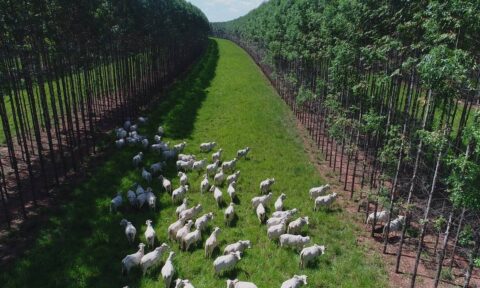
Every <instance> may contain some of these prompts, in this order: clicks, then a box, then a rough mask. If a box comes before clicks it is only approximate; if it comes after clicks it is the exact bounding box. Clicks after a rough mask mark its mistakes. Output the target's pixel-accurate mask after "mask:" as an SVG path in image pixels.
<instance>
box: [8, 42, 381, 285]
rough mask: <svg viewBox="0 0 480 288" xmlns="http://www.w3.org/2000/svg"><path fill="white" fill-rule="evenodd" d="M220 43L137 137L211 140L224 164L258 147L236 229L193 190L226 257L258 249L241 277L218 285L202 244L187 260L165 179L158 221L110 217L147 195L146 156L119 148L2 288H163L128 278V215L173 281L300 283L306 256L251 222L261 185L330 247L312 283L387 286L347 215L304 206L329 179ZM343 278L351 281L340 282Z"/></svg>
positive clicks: (290, 119) (243, 59)
mask: <svg viewBox="0 0 480 288" xmlns="http://www.w3.org/2000/svg"><path fill="white" fill-rule="evenodd" d="M215 42H217V43H218V54H217V53H216V52H215V50H216V49H215V47H214V45H212V47H211V49H210V50H209V53H208V54H207V55H206V56H205V57H204V58H203V59H202V60H201V62H200V63H198V64H197V65H195V66H194V67H193V68H192V71H191V72H190V73H189V74H188V75H187V78H186V79H184V80H179V81H177V82H176V84H175V85H174V86H173V87H172V88H171V90H170V91H169V93H166V94H165V96H164V98H163V99H162V101H161V102H160V103H159V105H156V106H154V107H151V111H150V115H149V116H150V117H149V124H148V125H147V126H144V127H141V131H140V133H141V134H143V135H148V136H149V137H152V136H153V135H154V134H155V132H156V128H157V126H158V124H159V123H161V124H163V125H164V126H165V127H166V129H167V131H168V133H166V135H165V136H166V138H165V139H166V141H170V143H178V142H181V141H183V140H185V141H187V143H188V144H187V146H186V148H185V149H186V151H185V152H186V153H189V154H190V153H193V154H196V155H199V151H198V145H199V144H200V143H201V142H204V141H206V140H207V139H208V140H215V141H217V142H218V143H219V145H221V147H222V148H223V149H224V159H232V158H233V157H234V156H235V153H236V151H237V149H239V148H240V147H245V146H250V147H251V148H252V151H251V152H250V159H248V160H240V161H239V162H238V164H237V166H238V167H239V169H240V170H241V171H242V174H241V178H240V180H239V182H238V186H237V191H238V194H237V195H238V200H239V202H238V203H237V204H238V205H236V206H235V210H236V213H237V215H238V221H237V223H236V224H235V225H234V226H233V227H226V226H225V224H224V220H223V216H222V215H223V210H222V209H219V208H218V207H217V205H216V203H215V200H214V199H213V197H212V196H211V194H208V193H207V194H203V195H202V194H200V193H199V191H198V187H199V186H197V185H199V183H200V181H201V179H202V177H203V176H202V175H197V173H190V174H189V181H190V183H191V191H189V193H188V194H189V195H188V197H189V199H190V203H191V205H193V204H196V203H201V204H202V206H203V210H204V212H205V213H207V212H210V211H212V212H213V213H214V214H215V216H214V219H213V223H212V224H211V225H210V226H211V227H215V226H219V227H221V229H222V232H221V234H220V236H219V241H220V248H221V250H220V251H223V248H224V247H225V245H226V244H227V243H233V242H235V241H238V240H239V239H250V240H251V241H252V248H251V249H248V250H247V251H245V253H244V255H243V256H242V260H241V261H240V262H239V264H238V265H237V269H235V270H233V272H230V273H225V274H224V275H221V276H215V275H214V272H213V267H212V262H213V259H206V258H205V256H204V251H203V249H202V246H201V245H198V246H197V247H195V248H194V249H192V250H191V251H190V252H181V251H179V249H178V247H177V245H176V244H175V243H173V242H170V241H168V240H167V235H166V231H167V227H168V225H169V224H170V223H172V222H173V221H175V220H176V216H175V209H176V205H173V204H172V203H171V198H170V195H169V194H168V193H165V192H160V191H161V189H160V183H159V182H158V181H153V182H152V183H151V185H152V188H153V191H154V192H155V193H156V195H157V196H158V204H159V209H158V211H157V212H153V211H148V209H145V210H141V211H138V210H136V209H128V208H127V207H122V208H121V209H120V212H118V213H109V212H108V205H109V201H110V199H111V197H112V195H114V194H115V192H116V191H117V190H118V191H126V190H127V189H128V188H129V186H130V185H131V184H132V183H134V182H140V183H141V184H142V185H144V186H146V183H143V182H141V181H142V179H141V176H140V171H139V170H136V169H133V168H131V167H132V166H131V165H132V164H131V157H132V155H134V154H135V153H138V148H137V147H126V149H122V150H120V151H119V150H117V149H114V151H112V155H111V157H109V158H108V159H107V161H106V162H105V163H104V164H101V165H99V166H98V167H96V168H95V169H94V170H93V171H89V172H90V173H89V175H90V176H89V178H88V179H86V181H84V182H83V183H81V184H80V185H78V186H77V187H75V188H74V189H73V191H72V194H69V197H68V199H67V201H66V202H62V204H63V205H62V206H61V207H59V209H58V210H59V211H51V213H49V215H48V216H49V217H48V218H47V219H49V220H48V221H47V223H46V224H43V225H38V226H37V227H38V228H39V229H40V232H39V233H38V237H37V238H36V240H35V243H34V244H33V245H32V247H31V248H30V249H28V251H27V253H26V255H25V256H23V257H20V258H19V259H18V261H16V262H15V263H14V264H12V265H10V266H9V267H7V268H6V269H5V270H2V271H1V272H0V282H1V283H2V287H5V288H9V287H29V286H34V287H123V286H125V285H128V286H129V287H164V284H163V282H162V280H161V277H160V279H159V271H160V267H159V268H157V269H154V270H153V271H151V273H149V274H147V275H146V276H141V271H139V269H134V270H132V273H131V274H130V275H129V276H128V277H125V276H122V275H121V273H120V261H121V259H122V258H123V257H125V255H127V254H130V253H133V252H134V251H136V248H135V247H133V246H132V245H129V244H127V241H126V239H125V236H124V234H123V231H122V229H121V227H120V226H119V225H118V223H119V221H120V220H121V219H122V218H123V217H125V218H127V219H128V220H130V221H132V223H133V224H134V225H135V226H136V227H137V229H138V233H137V235H138V236H137V237H138V238H137V240H136V243H138V242H139V241H144V237H143V232H144V229H145V224H144V223H145V220H146V219H148V218H150V219H152V220H153V225H154V229H155V231H156V232H157V237H158V239H157V240H158V241H157V242H156V243H161V242H168V244H169V245H170V247H171V249H172V250H174V251H175V252H176V254H177V255H176V257H175V258H174V264H175V268H176V272H177V276H178V277H181V278H188V279H190V280H191V281H192V283H193V284H194V285H195V287H209V288H210V287H225V280H226V279H233V278H237V277H238V278H239V279H245V280H246V281H252V282H254V283H256V284H257V285H258V286H259V287H279V286H280V283H281V282H282V281H284V280H286V279H287V278H289V277H291V275H293V274H298V271H299V269H298V252H296V251H294V250H291V249H280V248H279V247H278V245H277V244H276V243H274V242H272V241H270V240H269V239H268V237H267V235H266V232H265V231H266V230H265V227H264V226H261V225H259V223H258V220H257V218H256V215H255V213H252V209H251V206H250V205H249V203H250V199H251V198H252V197H254V196H258V183H259V181H261V180H262V179H264V178H266V177H275V178H276V179H279V180H278V183H276V184H275V185H278V186H275V187H276V188H275V189H274V195H276V193H280V191H282V192H285V193H287V195H289V196H288V197H289V198H288V199H289V200H288V202H286V204H287V205H288V209H291V208H293V207H297V208H298V209H299V210H300V212H301V213H302V215H303V214H305V215H308V216H310V225H309V230H308V235H310V236H311V237H312V242H314V243H320V244H325V245H326V246H327V247H328V248H327V249H328V251H329V252H327V253H326V254H325V255H323V256H322V257H320V259H319V261H318V264H315V265H312V266H310V267H308V268H306V269H304V270H303V271H302V274H306V275H308V277H309V281H311V282H312V283H316V285H320V286H328V285H331V283H335V285H338V286H342V287H359V286H360V287H372V286H375V285H379V286H382V287H383V286H386V285H387V284H388V283H387V281H386V276H385V275H386V273H385V269H384V267H383V266H382V264H381V263H382V262H381V260H378V262H377V260H374V258H373V257H371V256H370V255H367V256H366V255H365V253H364V251H363V248H361V247H359V246H357V245H356V244H355V241H356V236H355V235H356V232H355V231H356V230H355V226H354V224H353V223H352V220H351V215H350V214H349V213H347V212H346V211H343V210H342V209H334V211H320V212H317V213H313V211H312V206H311V205H310V204H311V203H310V202H309V201H306V199H307V198H308V195H307V194H308V193H306V191H308V189H309V188H310V187H312V186H314V185H320V184H322V183H323V179H321V178H320V177H319V175H318V172H317V171H316V168H315V167H314V165H312V164H311V163H310V161H309V158H308V155H307V154H306V153H305V152H304V149H303V141H302V139H301V138H300V136H299V135H298V132H297V130H296V125H295V117H294V115H293V114H292V113H291V111H290V110H289V108H288V107H287V106H286V105H285V103H283V102H282V101H281V99H280V98H279V97H278V95H277V94H276V93H275V91H274V90H273V89H272V87H271V85H270V83H268V81H266V80H265V78H264V77H263V76H262V74H261V71H260V70H259V69H258V67H257V66H256V65H255V63H254V62H253V61H252V60H251V59H249V58H248V55H247V54H246V53H245V52H244V51H243V50H241V49H240V48H239V47H237V46H235V45H234V44H232V43H231V42H229V41H225V40H215ZM265 107H268V109H265ZM266 135H268V137H265V136H266ZM109 143H112V142H111V141H110V142H109ZM207 156H208V155H207V154H204V156H202V158H203V157H207ZM145 161H146V163H145V164H147V166H149V164H151V163H153V162H156V161H158V155H156V154H154V153H152V152H151V151H148V152H146V153H145ZM174 166H175V165H174V163H170V164H169V165H168V169H167V171H166V172H165V173H166V176H167V178H169V179H172V181H173V185H174V186H175V187H176V186H177V185H178V177H175V175H176V169H175V167H174ZM281 179H290V180H289V181H284V180H281ZM223 189H225V188H222V190H223ZM278 195H279V194H278ZM290 195H291V197H290ZM227 199H228V198H227ZM227 199H226V200H227ZM270 208H271V207H270ZM300 212H299V213H300ZM338 227H341V229H338ZM208 236H209V233H208V232H207V233H205V234H204V235H202V243H204V242H205V240H206V238H207V237H208ZM220 251H219V250H216V252H215V253H214V255H215V256H218V255H219V254H220V253H221V252H220ZM346 273H347V274H348V275H349V277H341V275H345V274H346Z"/></svg>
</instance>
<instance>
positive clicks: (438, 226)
mask: <svg viewBox="0 0 480 288" xmlns="http://www.w3.org/2000/svg"><path fill="white" fill-rule="evenodd" d="M445 223H447V219H445V217H443V215H441V216H439V217H437V218H436V219H435V220H434V221H433V227H434V228H435V230H437V231H440V230H442V229H443V226H444V225H445Z"/></svg>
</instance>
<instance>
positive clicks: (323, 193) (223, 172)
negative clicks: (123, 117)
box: [110, 117, 337, 288]
mask: <svg viewBox="0 0 480 288" xmlns="http://www.w3.org/2000/svg"><path fill="white" fill-rule="evenodd" d="M147 121H148V119H147V118H145V117H139V118H138V124H136V125H134V124H133V123H132V122H131V121H126V122H125V123H124V125H123V127H121V128H118V129H116V138H117V139H116V141H115V145H116V146H117V147H118V148H119V149H121V148H122V147H124V146H126V145H129V146H135V147H139V148H141V149H143V150H146V149H150V150H151V151H154V152H155V153H154V154H155V155H158V158H159V161H158V162H156V163H154V164H152V165H151V166H150V169H147V168H146V167H145V166H143V163H144V162H145V159H144V153H143V152H139V153H138V154H136V155H134V156H133V158H132V164H133V166H134V167H136V168H140V167H141V176H142V178H143V180H145V182H146V183H147V185H148V184H150V183H151V182H152V181H159V182H160V184H161V187H162V188H163V190H164V191H165V192H166V193H169V194H170V196H171V202H172V205H179V206H178V207H177V208H176V210H175V213H176V217H177V219H178V220H177V221H175V222H174V223H172V224H171V225H170V226H169V227H168V230H167V231H165V232H166V233H167V236H168V237H167V238H168V239H169V240H168V241H170V242H171V243H170V244H172V243H174V242H177V243H178V244H179V246H180V249H181V251H182V253H184V252H185V253H188V251H189V250H190V249H191V248H193V247H197V246H198V245H200V242H202V233H204V232H205V230H206V228H207V227H208V226H209V222H211V221H212V219H213V217H214V214H220V213H214V212H208V213H206V214H203V215H200V214H201V212H202V209H203V208H202V205H201V204H197V205H194V206H191V207H189V201H188V198H187V195H188V193H192V190H193V189H192V188H190V185H189V184H190V183H189V180H188V173H192V172H197V173H201V174H204V176H203V178H202V180H201V183H199V186H198V187H199V191H200V193H201V194H206V193H210V192H211V193H212V195H213V198H214V200H215V202H216V203H217V205H218V209H219V210H220V209H222V208H221V207H223V206H224V204H226V199H225V197H224V193H223V191H222V189H223V187H227V195H228V200H229V203H228V204H227V205H225V206H226V208H225V209H224V210H223V212H222V214H223V218H224V220H225V222H224V223H225V228H220V227H214V228H213V230H212V231H213V232H212V233H211V235H210V236H209V237H208V238H207V239H206V241H205V243H204V245H203V246H204V249H205V257H206V258H207V259H208V258H211V257H212V254H213V251H214V250H215V249H216V248H217V247H218V246H219V237H220V235H221V231H222V229H228V228H229V227H230V226H231V225H232V221H233V220H234V218H235V217H237V216H236V212H235V206H236V204H235V202H234V199H235V197H236V191H237V189H236V188H237V185H238V183H239V182H241V179H240V171H239V170H236V168H237V163H238V162H239V161H241V159H248V155H249V152H250V148H249V147H246V148H243V149H240V150H238V151H237V157H236V158H234V159H232V160H229V161H222V153H223V150H222V149H218V150H217V151H216V152H214V153H212V155H211V159H212V163H208V162H207V160H206V159H202V160H197V157H196V155H189V154H182V153H183V150H184V148H185V146H186V145H187V143H186V142H182V143H179V144H176V145H170V143H169V142H164V141H162V138H163V136H164V129H163V127H162V126H160V127H158V129H157V135H155V136H154V137H153V143H152V144H150V142H149V139H148V138H147V137H145V136H143V135H140V134H139V132H137V129H138V125H142V124H144V123H146V122H147ZM216 146H217V143H216V142H205V143H202V144H200V147H199V152H200V153H203V154H205V153H211V152H212V150H214V149H215V147H216ZM173 162H175V164H176V169H177V170H178V174H177V176H178V178H179V187H172V182H171V181H170V180H169V179H167V178H166V177H164V176H162V175H161V174H162V172H163V171H165V169H166V167H167V165H168V164H167V163H173ZM274 184H275V179H274V178H268V179H265V180H263V181H261V182H260V184H259V194H260V195H259V196H257V197H254V198H253V199H251V204H252V208H253V213H256V215H257V218H258V220H259V222H260V224H265V227H266V232H267V236H268V238H269V239H270V240H272V241H275V242H277V243H278V244H279V247H288V248H292V249H295V250H296V251H299V253H300V263H299V268H301V269H303V268H304V267H306V266H307V265H308V264H309V263H311V262H312V261H315V259H317V257H318V256H320V255H322V254H324V253H325V246H324V245H318V244H311V245H310V237H309V236H302V235H301V232H302V231H303V230H304V228H306V227H307V226H308V224H309V217H308V216H301V217H298V218H297V219H293V218H294V216H295V215H296V214H297V213H298V212H299V209H297V208H293V209H290V210H284V205H283V202H284V201H285V200H286V199H287V194H285V193H282V194H281V195H280V196H279V197H278V198H277V199H276V201H275V203H274V208H275V209H274V210H275V211H274V212H272V214H271V215H270V217H267V213H266V210H267V209H266V207H267V206H268V205H269V203H270V202H271V201H272V198H273V193H272V186H273V185H274ZM329 190H330V186H329V185H328V184H327V185H323V186H320V187H313V188H311V189H310V191H308V195H307V193H305V197H306V198H308V197H309V196H310V198H312V199H313V206H314V211H316V210H318V209H320V208H321V207H328V206H330V205H331V204H332V202H333V201H334V200H335V199H336V197H337V194H336V193H332V194H327V192H328V191H329ZM124 198H126V199H125V201H124ZM156 203H157V196H156V195H155V193H154V191H153V190H152V189H151V188H150V187H147V188H144V187H142V186H141V185H140V184H134V185H133V186H132V187H131V189H129V190H128V191H127V192H126V193H125V195H124V193H122V192H118V193H117V195H116V196H115V197H114V198H113V199H112V200H111V202H110V211H111V212H118V213H120V212H121V210H120V209H119V208H121V207H122V205H130V206H132V207H134V208H136V209H141V208H142V207H144V206H148V207H149V209H152V210H154V211H156ZM153 224H154V223H153V222H152V221H151V220H150V219H147V220H146V221H145V225H146V229H145V233H144V240H145V241H144V242H145V243H146V244H144V243H139V244H138V250H137V252H135V253H133V254H129V255H127V256H125V257H124V258H123V260H122V261H121V267H122V273H123V274H128V273H129V272H130V270H131V269H132V268H134V267H139V268H141V270H142V272H143V275H145V274H146V273H148V272H149V270H150V269H151V268H153V267H155V266H159V265H160V264H161V263H162V262H163V258H164V255H167V254H168V257H167V259H166V260H165V261H164V262H163V266H162V268H161V277H162V278H163V281H164V283H165V287H166V288H170V287H171V286H173V285H174V287H176V288H182V287H194V286H193V284H192V282H191V281H190V280H187V279H180V278H176V279H175V280H174V277H175V276H176V270H175V265H174V257H175V252H173V251H171V252H169V253H167V252H168V250H170V246H169V245H168V244H167V243H162V244H161V245H159V246H157V247H155V245H156V243H155V241H156V232H155V229H154V228H153ZM120 226H121V227H123V231H124V233H125V236H126V238H127V239H126V241H128V243H129V244H132V245H133V244H134V243H135V241H136V234H137V229H136V228H135V226H134V225H133V224H132V223H131V222H129V221H128V220H127V219H122V220H121V222H120ZM308 245H310V246H308ZM251 246H252V242H251V241H250V240H240V239H239V240H238V241H237V242H235V243H231V244H228V245H227V246H226V247H225V248H224V250H223V255H221V256H218V257H217V258H216V259H214V260H213V264H212V265H213V269H212V273H215V274H216V275H220V274H222V273H223V272H225V271H227V270H231V269H233V268H234V267H235V266H236V264H237V263H238V262H239V261H241V259H242V257H243V254H245V250H246V249H248V248H251ZM218 248H220V247H218ZM146 249H148V250H150V252H148V253H146V251H145V250H146ZM192 280H193V279H192ZM226 284H227V288H254V287H257V286H256V285H255V284H254V283H251V282H244V281H239V280H238V279H233V280H226ZM306 284H307V276H306V275H294V276H293V277H291V278H290V279H287V280H285V281H284V282H283V283H282V285H281V288H296V287H300V286H302V285H306Z"/></svg>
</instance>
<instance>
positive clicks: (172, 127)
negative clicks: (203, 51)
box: [148, 40, 219, 139]
mask: <svg viewBox="0 0 480 288" xmlns="http://www.w3.org/2000/svg"><path fill="white" fill-rule="evenodd" d="M218 58H219V51H218V44H217V42H215V41H214V40H210V47H209V49H208V51H207V55H206V56H205V61H203V62H202V63H199V65H197V66H196V67H193V69H192V72H191V73H190V74H189V75H188V76H187V77H186V79H184V80H182V81H181V83H178V84H177V85H175V87H174V89H172V90H171V91H170V93H169V94H168V97H167V98H165V99H162V102H161V103H160V105H158V109H155V110H156V111H153V113H152V115H151V117H150V120H149V127H148V128H149V130H152V129H156V128H157V126H158V124H159V123H161V124H162V125H163V126H164V129H165V134H166V135H168V137H169V138H172V139H184V138H188V137H189V136H190V135H191V132H192V130H193V126H194V124H195V119H196V117H197V112H198V110H199V109H200V107H201V106H202V102H203V101H204V100H205V98H206V96H207V91H206V88H208V87H209V86H210V82H211V80H212V79H213V78H214V77H215V70H216V67H217V61H218ZM157 111H158V113H157ZM160 111H162V112H163V113H161V112H160ZM164 111H167V112H166V113H165V112H164Z"/></svg>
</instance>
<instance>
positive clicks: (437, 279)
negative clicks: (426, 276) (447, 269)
mask: <svg viewBox="0 0 480 288" xmlns="http://www.w3.org/2000/svg"><path fill="white" fill-rule="evenodd" d="M453 214H454V211H453V209H452V211H450V215H449V216H448V223H447V229H446V230H445V235H444V236H443V243H442V248H441V249H440V251H439V252H438V263H437V273H436V274H435V284H434V287H438V283H439V282H440V274H441V273H442V267H443V259H444V258H445V250H446V249H447V243H448V237H449V236H450V227H451V226H452V225H451V224H452V218H453Z"/></svg>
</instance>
